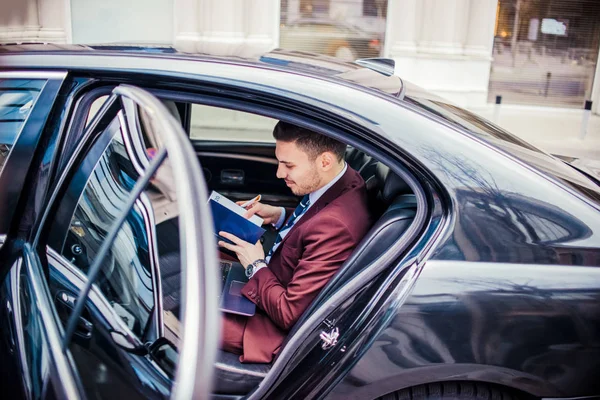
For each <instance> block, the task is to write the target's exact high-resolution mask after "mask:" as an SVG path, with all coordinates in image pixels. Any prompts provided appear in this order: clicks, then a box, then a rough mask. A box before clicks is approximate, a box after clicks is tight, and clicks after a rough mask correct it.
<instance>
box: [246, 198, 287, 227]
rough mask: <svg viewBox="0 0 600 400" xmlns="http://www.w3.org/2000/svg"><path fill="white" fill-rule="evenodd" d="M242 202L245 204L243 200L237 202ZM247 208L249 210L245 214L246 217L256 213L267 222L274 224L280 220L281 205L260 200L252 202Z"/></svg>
mask: <svg viewBox="0 0 600 400" xmlns="http://www.w3.org/2000/svg"><path fill="white" fill-rule="evenodd" d="M242 204H244V202H243V201H238V202H237V205H242ZM246 210H247V211H246V214H244V217H246V218H250V217H252V216H253V215H255V214H256V215H258V216H259V217H261V218H262V219H263V220H264V223H265V224H274V223H276V222H277V221H278V220H279V217H280V216H281V207H274V206H270V205H268V204H263V203H259V202H256V203H254V204H251V205H250V206H248V208H246Z"/></svg>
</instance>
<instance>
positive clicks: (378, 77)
mask: <svg viewBox="0 0 600 400" xmlns="http://www.w3.org/2000/svg"><path fill="white" fill-rule="evenodd" d="M9 54H11V55H19V54H23V55H32V54H38V55H43V54H53V55H65V56H69V55H83V54H85V55H104V56H122V55H130V56H135V55H140V56H146V57H148V56H149V57H156V58H174V59H181V60H197V61H208V62H210V61H214V62H228V63H234V64H240V65H249V66H255V67H259V68H266V69H267V68H268V69H278V70H285V71H288V72H294V73H302V74H304V75H312V76H315V77H321V78H329V79H334V80H339V81H341V82H345V83H351V84H353V85H358V86H359V87H362V88H363V89H366V90H372V89H375V90H376V91H378V92H380V93H385V94H388V95H390V96H393V97H401V96H402V94H403V83H402V80H401V79H400V78H399V77H398V76H396V75H391V76H388V75H385V74H383V73H380V72H376V70H375V69H369V68H368V67H365V66H364V65H359V64H357V63H353V62H346V61H341V60H339V59H337V58H334V57H330V56H326V55H321V54H315V53H309V52H304V51H294V50H282V49H275V50H272V51H269V52H249V51H248V48H245V47H240V49H239V53H238V54H232V55H228V56H222V55H216V54H210V53H201V52H193V51H182V50H180V49H177V48H175V47H172V46H170V45H161V44H158V45H157V44H144V43H142V44H129V43H114V44H96V45H81V44H50V43H24V44H4V45H0V56H2V55H9ZM371 60H372V59H371ZM0 65H1V63H0Z"/></svg>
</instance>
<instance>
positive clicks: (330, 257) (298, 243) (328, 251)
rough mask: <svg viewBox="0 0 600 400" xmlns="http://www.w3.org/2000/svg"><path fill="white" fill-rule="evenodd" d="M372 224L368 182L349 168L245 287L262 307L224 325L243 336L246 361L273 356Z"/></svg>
mask: <svg viewBox="0 0 600 400" xmlns="http://www.w3.org/2000/svg"><path fill="white" fill-rule="evenodd" d="M370 227H371V217H370V214H369V211H368V208H367V193H366V189H365V183H364V181H363V179H362V177H361V176H360V175H359V174H358V172H356V171H354V170H353V169H352V168H350V167H348V169H347V170H346V172H345V173H344V175H343V176H342V177H341V178H340V179H339V180H338V181H337V182H336V183H335V184H334V185H333V186H331V187H330V188H329V189H328V190H327V191H326V192H325V193H324V194H323V195H322V196H321V197H320V198H319V199H318V200H317V201H316V202H315V204H313V205H312V206H311V207H310V208H309V209H308V211H306V213H305V214H304V215H303V216H302V218H301V219H300V220H299V221H298V222H297V223H296V224H295V225H294V226H293V227H292V228H291V230H290V231H289V232H288V234H287V235H286V236H285V238H283V241H282V242H281V244H280V245H279V247H278V248H277V250H276V251H275V253H274V254H273V255H272V257H271V260H270V261H269V266H268V268H262V269H260V270H259V271H258V272H257V273H256V274H255V275H254V276H253V277H252V278H251V279H250V281H249V282H248V283H247V284H246V285H245V286H244V287H243V289H242V294H243V295H244V296H246V297H247V298H249V299H250V300H251V301H252V302H254V303H255V304H256V305H257V312H256V314H255V315H254V316H252V317H249V318H245V321H244V322H245V323H244V322H241V323H240V319H239V316H236V317H237V318H234V319H235V320H236V321H237V323H232V324H225V328H226V329H228V330H229V331H228V333H227V334H226V335H225V336H226V337H230V338H231V337H239V339H236V340H237V341H238V343H239V340H241V343H242V355H241V356H240V361H241V362H254V363H268V362H271V361H272V360H273V357H274V356H275V355H276V354H277V353H278V352H279V349H280V347H281V344H282V343H283V340H284V339H285V337H286V336H287V333H288V331H289V330H290V328H292V326H294V324H295V323H296V321H297V320H298V319H299V318H300V316H301V315H302V313H303V312H304V311H305V310H306V309H307V308H308V306H309V305H310V303H311V302H312V301H313V300H314V299H315V297H316V296H317V294H319V292H320V291H321V289H323V287H324V286H325V284H326V283H327V282H328V281H329V280H330V279H331V278H332V277H333V275H334V274H335V273H336V271H337V270H338V269H339V268H340V266H341V265H342V264H343V263H344V261H346V259H347V258H348V257H349V256H350V254H351V253H352V251H353V250H354V248H355V247H356V245H357V244H358V243H359V242H360V241H361V239H362V238H363V236H364V235H365V234H366V233H367V230H368V229H369V228H370ZM226 318H227V316H226ZM231 330H234V331H235V332H232V331H231ZM237 331H239V332H237ZM224 348H227V346H226V345H225V346H224Z"/></svg>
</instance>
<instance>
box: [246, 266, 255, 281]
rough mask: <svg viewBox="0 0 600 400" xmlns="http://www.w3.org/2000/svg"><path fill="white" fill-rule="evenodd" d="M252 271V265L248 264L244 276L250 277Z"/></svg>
mask: <svg viewBox="0 0 600 400" xmlns="http://www.w3.org/2000/svg"><path fill="white" fill-rule="evenodd" d="M253 271H254V265H252V264H250V265H248V267H246V276H247V277H248V279H250V277H251V276H252V272H253Z"/></svg>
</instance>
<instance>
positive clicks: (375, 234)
mask: <svg viewBox="0 0 600 400" xmlns="http://www.w3.org/2000/svg"><path fill="white" fill-rule="evenodd" d="M164 103H165V104H166V105H167V107H168V109H169V110H170V111H171V113H172V114H173V115H174V116H175V117H176V118H177V119H179V120H181V116H180V115H179V112H178V111H177V110H178V107H176V106H175V105H174V104H173V103H171V102H170V101H164ZM195 107H198V108H201V109H202V111H203V114H204V115H206V114H210V113H211V112H214V113H215V114H218V113H221V114H222V113H230V115H231V114H233V115H234V116H237V117H238V119H239V117H240V115H239V112H236V111H233V110H212V107H208V106H199V105H192V124H186V123H185V121H182V124H183V125H184V126H186V125H188V129H189V130H188V131H189V132H190V137H191V138H192V143H193V145H194V147H195V149H196V151H197V154H198V159H199V161H200V163H201V165H202V168H203V173H204V176H205V179H206V182H207V186H208V189H209V191H212V190H215V191H218V192H219V193H221V194H224V195H225V196H227V197H229V198H230V199H232V200H235V201H237V200H247V199H250V198H252V197H253V196H255V195H257V194H259V193H260V194H261V195H262V198H263V200H262V201H264V202H266V203H269V204H273V205H279V206H284V207H295V206H296V205H297V204H298V202H299V198H297V197H295V196H293V195H292V194H291V193H290V191H289V189H288V188H287V186H286V185H285V184H284V182H283V181H282V180H280V179H277V178H276V176H275V175H276V169H277V160H276V158H275V146H274V142H273V139H272V138H270V137H269V136H270V134H271V131H272V126H274V124H275V123H276V122H277V121H271V122H270V123H269V122H266V123H264V124H262V125H263V126H261V128H262V130H261V131H259V130H255V131H254V132H252V130H250V131H249V132H243V133H245V134H246V135H252V136H253V137H252V139H254V137H256V136H260V137H262V138H265V139H266V140H268V141H267V142H262V143H261V142H258V143H257V142H251V141H248V139H246V141H237V140H236V141H226V140H221V141H218V140H215V139H216V138H218V137H221V138H224V137H228V136H227V134H226V129H227V128H224V129H223V130H224V131H225V132H221V131H217V132H215V131H214V129H207V131H208V132H206V133H205V132H202V128H201V127H195V126H194V125H193V117H194V111H195V110H194V108H195ZM245 117H246V118H247V117H248V116H247V115H245ZM256 117H257V116H252V118H256ZM258 118H263V119H267V118H266V117H258ZM242 119H243V118H242ZM205 124H206V122H205ZM194 129H196V131H195V132H194ZM203 133H205V135H203ZM236 133H237V132H236ZM203 136H204V137H203ZM240 136H241V134H240ZM215 137H216V138H215ZM241 137H242V138H243V136H241ZM345 158H346V162H347V163H348V165H349V166H350V167H351V168H353V169H354V170H356V171H358V172H359V173H360V175H361V176H362V178H363V179H364V181H365V184H366V188H367V193H368V201H369V208H370V211H371V213H372V216H373V221H375V223H374V224H373V226H372V228H371V230H370V231H369V232H368V233H367V235H366V236H365V237H364V238H363V240H362V242H361V243H360V244H359V246H358V247H357V248H356V249H355V250H354V252H353V254H352V255H351V256H350V258H349V259H348V260H347V261H346V262H345V263H344V265H343V266H342V267H341V268H340V270H339V271H338V273H337V274H336V275H335V277H334V278H333V279H332V280H331V281H330V282H329V284H328V285H327V286H326V287H325V288H324V289H323V291H322V292H321V294H320V295H319V297H318V298H317V299H316V300H315V301H314V302H313V304H312V306H311V307H310V308H309V309H308V310H307V311H306V312H305V313H304V314H303V316H302V317H301V319H300V320H299V321H298V322H297V323H296V326H295V327H296V328H297V327H298V326H300V325H301V324H302V322H303V321H304V320H306V318H308V316H309V315H310V313H311V312H312V311H313V309H315V308H316V307H318V304H320V303H322V301H323V300H324V299H326V298H327V296H328V294H330V293H331V292H332V291H333V290H336V289H337V288H339V287H341V286H342V285H343V284H344V282H347V281H348V280H350V279H351V278H352V277H354V276H356V275H357V274H358V273H359V272H360V271H361V270H362V269H363V268H365V267H366V266H368V265H369V264H370V263H372V262H373V261H374V260H375V259H377V258H378V257H379V256H380V255H381V254H382V253H383V252H384V251H385V250H386V249H388V248H390V246H391V245H392V244H393V243H394V242H395V241H396V240H397V239H398V238H399V237H401V236H402V235H403V233H404V232H406V230H407V229H408V227H409V226H410V225H411V223H412V222H413V220H414V218H415V215H416V209H417V200H416V197H415V195H414V193H413V192H412V190H411V189H410V187H409V186H408V184H407V183H406V182H405V181H404V180H403V179H402V178H401V177H400V176H399V175H397V174H396V173H394V172H393V171H390V168H389V167H388V166H386V165H384V164H382V163H380V162H379V161H378V160H377V159H375V158H373V157H372V156H370V155H368V154H366V153H365V152H363V151H361V150H360V149H358V148H353V147H350V146H348V148H347V151H346V157H345ZM163 224H165V225H164V226H161V225H162V224H158V225H157V237H158V242H159V254H161V256H160V257H161V258H160V261H159V264H160V266H161V275H162V280H163V298H164V299H165V300H164V303H165V305H166V304H172V300H173V298H175V297H176V296H173V295H172V293H171V292H170V291H172V290H177V289H178V278H179V277H178V274H177V271H178V268H179V265H178V264H177V263H174V262H173V261H175V260H177V257H174V256H173V254H172V250H171V251H167V250H166V249H167V247H168V246H171V249H174V248H176V246H177V244H175V243H173V242H172V238H173V237H176V236H175V235H173V234H172V233H173V232H174V231H175V230H176V229H177V228H176V226H175V225H176V219H171V220H169V221H167V222H165V223H163ZM168 231H169V232H171V234H167V232H168ZM276 234H277V232H276V231H275V230H273V229H271V230H268V231H267V233H266V234H265V236H264V237H263V239H264V241H263V246H264V248H265V254H266V253H267V252H268V250H269V249H270V247H271V245H272V243H273V241H274V240H275V236H276ZM164 238H169V239H166V241H167V242H168V243H166V242H165V241H164V240H165V239H164ZM161 242H162V243H161ZM177 261H178V260H177ZM165 310H167V306H165ZM171 311H174V310H173V309H172V310H171ZM175 311H176V310H175ZM295 330H296V329H292V331H291V332H290V334H289V336H288V338H289V337H291V336H293V334H294V332H295ZM284 345H285V343H284ZM215 366H216V381H215V388H214V392H215V393H219V394H247V393H249V392H250V391H251V390H252V389H253V388H254V387H255V386H256V385H258V383H259V382H260V381H261V380H262V379H263V378H264V377H265V376H266V374H267V373H268V371H269V370H270V368H271V366H272V364H252V363H241V362H240V361H239V355H236V354H232V353H228V352H226V351H223V350H220V351H219V354H218V359H217V363H216V365H215Z"/></svg>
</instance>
